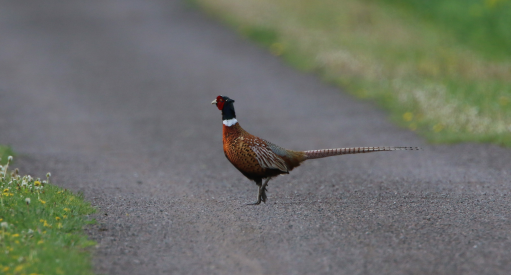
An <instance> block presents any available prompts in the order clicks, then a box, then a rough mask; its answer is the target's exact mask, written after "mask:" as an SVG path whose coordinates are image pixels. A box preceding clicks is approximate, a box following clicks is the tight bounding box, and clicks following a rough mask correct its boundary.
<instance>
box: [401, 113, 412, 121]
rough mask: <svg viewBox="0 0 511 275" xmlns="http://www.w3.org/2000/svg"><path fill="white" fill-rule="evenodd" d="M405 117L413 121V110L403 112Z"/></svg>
mask: <svg viewBox="0 0 511 275" xmlns="http://www.w3.org/2000/svg"><path fill="white" fill-rule="evenodd" d="M403 119H404V120H405V121H411V120H412V119H413V114H412V113H411V112H406V113H404V114H403Z"/></svg>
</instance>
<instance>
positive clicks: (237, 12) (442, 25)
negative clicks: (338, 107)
mask: <svg viewBox="0 0 511 275" xmlns="http://www.w3.org/2000/svg"><path fill="white" fill-rule="evenodd" d="M195 1H196V3H197V5H199V6H200V7H201V8H202V9H203V10H205V11H206V12H208V13H209V14H212V15H213V16H215V17H218V18H221V19H222V20H223V21H225V22H226V23H227V24H229V25H231V26H233V27H234V28H235V29H237V30H238V31H239V32H240V34H241V35H243V36H245V37H247V38H248V39H252V40H254V41H256V42H258V43H259V44H260V45H262V46H264V47H267V48H268V49H269V50H270V52H271V53H272V54H274V55H276V56H280V57H282V58H283V59H284V60H286V61H287V62H289V63H290V64H292V65H293V66H295V67H297V68H299V69H301V70H305V71H310V72H315V73H317V74H319V75H321V76H322V78H323V79H325V80H326V81H328V82H331V83H335V84H337V85H339V86H342V87H344V88H346V89H347V90H348V91H349V92H351V93H352V94H354V95H356V96H358V97H360V98H365V99H372V100H375V101H376V102H378V103H379V104H380V105H381V106H383V107H385V108H386V109H388V110H389V111H390V117H391V118H392V119H393V120H394V121H395V122H396V123H398V124H399V125H402V126H403V127H407V128H409V129H410V130H412V131H417V132H419V133H420V134H422V135H423V136H425V137H427V138H428V139H429V140H430V141H432V142H460V141H475V142H493V143H496V144H500V145H506V146H511V55H510V54H509V52H508V51H509V49H510V48H509V47H507V46H502V45H504V44H498V43H497V42H498V41H504V40H505V39H507V38H505V37H506V35H508V34H509V33H510V32H508V31H507V29H508V28H507V26H509V24H507V22H508V21H509V20H511V19H509V18H511V17H507V12H508V11H507V10H504V9H503V10H504V11H500V9H497V8H493V7H498V6H499V5H501V6H502V7H504V6H505V7H507V5H508V2H509V1H507V2H504V1H503V0H500V1H499V0H488V1H496V2H495V3H493V2H492V3H493V4H484V3H489V2H480V3H482V4H481V5H483V6H481V7H483V8H486V10H484V12H485V14H486V13H490V12H492V15H494V16H496V18H493V17H492V18H491V19H489V17H488V16H486V15H484V16H479V15H478V16H479V17H477V18H473V19H474V22H486V21H490V22H493V21H495V22H497V21H498V22H501V21H502V22H504V23H502V24H504V25H505V26H506V29H505V31H504V32H501V31H499V32H497V31H494V32H488V33H487V32H486V31H485V30H488V29H489V28H490V29H491V28H492V26H493V25H494V24H496V23H488V24H487V26H486V25H484V26H479V27H475V26H473V25H470V24H468V23H466V20H465V19H466V18H470V16H473V15H470V14H469V15H466V14H465V15H463V14H461V13H466V12H467V9H461V8H460V9H459V10H457V9H455V8H453V7H456V5H462V4H460V3H459V1H457V0H445V1H425V2H424V1H423V2H424V3H429V4H428V5H430V7H429V10H428V11H435V12H427V11H426V12H422V13H420V12H418V10H420V9H421V7H422V6H420V5H421V4H420V3H418V2H420V1H410V3H409V4H406V5H405V4H403V3H405V1H400V0H365V1H360V0H325V1H306V0H272V1H270V0H236V1H234V0H215V1H213V0H195ZM416 2H417V3H416ZM472 2H474V1H472ZM472 2H471V3H472ZM414 3H415V4H414ZM449 3H450V4H449ZM474 3H475V2H474ZM478 3H479V2H478ZM448 4H449V5H450V6H449V5H448ZM414 5H415V6H414ZM424 5H426V4H424ZM484 5H487V6H484ZM490 5H494V6H492V8H491V9H490ZM449 7H450V8H449ZM473 10H474V8H473V7H472V8H471V11H472V12H474V11H473ZM447 11H450V12H451V13H448V12H447ZM456 12H458V13H460V14H459V16H458V17H459V18H462V19H463V20H465V21H463V20H462V19H457V18H458V17H456V16H454V15H453V13H456ZM502 14H504V15H506V16H504V15H502ZM428 15H430V16H429V17H428ZM490 17H491V16H490ZM499 18H500V19H499ZM444 19H445V21H442V20H444ZM449 20H451V21H452V20H454V21H456V22H457V23H456V24H454V23H449V22H450V21H449ZM492 20H493V21H492ZM463 22H465V23H463ZM481 24H482V23H481ZM499 24H501V23H499ZM506 24H507V25H506ZM447 25H449V27H446V26H447ZM499 26H500V25H499ZM472 29H473V30H474V32H477V33H484V34H481V35H483V36H476V35H475V34H471V35H474V36H471V38H470V37H465V36H464V35H463V34H464V33H465V32H467V31H470V30H472ZM487 37H492V38H491V39H490V38H487ZM465 38H466V39H465ZM464 39H465V40H464ZM483 40H484V41H483ZM506 41H508V40H506ZM506 43H507V42H506ZM506 51H507V52H506Z"/></svg>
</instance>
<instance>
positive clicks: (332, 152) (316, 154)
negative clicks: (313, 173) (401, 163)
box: [303, 147, 422, 159]
mask: <svg viewBox="0 0 511 275" xmlns="http://www.w3.org/2000/svg"><path fill="white" fill-rule="evenodd" d="M421 149H422V148H420V147H352V148H336V149H321V150H309V151H303V153H304V154H305V159H319V158H326V157H331V156H338V155H347V154H361V153H372V152H382V151H398V150H421Z"/></svg>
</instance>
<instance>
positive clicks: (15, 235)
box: [11, 233, 20, 238]
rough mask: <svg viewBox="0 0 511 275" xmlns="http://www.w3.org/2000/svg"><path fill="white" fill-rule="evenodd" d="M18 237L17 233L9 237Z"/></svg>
mask: <svg viewBox="0 0 511 275" xmlns="http://www.w3.org/2000/svg"><path fill="white" fill-rule="evenodd" d="M19 236H20V234H17V233H16V234H12V235H11V237H13V238H16V237H19Z"/></svg>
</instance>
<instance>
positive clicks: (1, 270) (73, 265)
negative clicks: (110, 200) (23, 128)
mask: <svg viewBox="0 0 511 275" xmlns="http://www.w3.org/2000/svg"><path fill="white" fill-rule="evenodd" d="M9 159H10V160H12V157H10V158H9ZM9 164H10V161H8V162H7V163H6V164H5V165H3V166H0V192H1V193H0V274H6V275H7V274H13V275H14V274H20V275H21V274H27V275H28V274H30V275H35V274H93V272H92V265H91V256H90V247H91V246H93V245H95V242H93V241H89V240H88V239H87V236H86V235H85V234H84V233H83V231H82V228H83V226H85V225H86V224H88V223H91V221H87V219H86V218H85V217H86V215H88V214H91V213H93V212H94V211H95V209H94V208H93V207H92V206H91V205H90V204H89V203H87V202H85V201H84V200H83V198H82V197H81V196H76V195H74V194H72V193H71V192H70V191H67V190H65V189H62V188H59V187H57V186H55V185H52V184H50V183H49V180H50V174H49V173H48V174H47V179H46V180H43V181H41V180H40V179H33V178H32V177H31V176H20V175H18V170H17V169H16V170H15V171H9V170H8V167H9Z"/></svg>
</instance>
